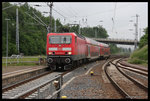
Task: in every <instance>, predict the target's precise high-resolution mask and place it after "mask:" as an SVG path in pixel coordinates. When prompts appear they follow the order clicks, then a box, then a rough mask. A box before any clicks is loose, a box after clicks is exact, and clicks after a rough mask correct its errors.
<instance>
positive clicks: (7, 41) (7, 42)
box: [5, 19, 10, 67]
mask: <svg viewBox="0 0 150 101" xmlns="http://www.w3.org/2000/svg"><path fill="white" fill-rule="evenodd" d="M5 20H6V21H7V38H6V67H7V57H8V20H10V19H5Z"/></svg>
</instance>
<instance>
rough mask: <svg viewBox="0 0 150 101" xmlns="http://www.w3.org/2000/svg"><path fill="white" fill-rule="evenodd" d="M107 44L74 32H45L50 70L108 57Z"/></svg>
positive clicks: (67, 67) (66, 68)
mask: <svg viewBox="0 0 150 101" xmlns="http://www.w3.org/2000/svg"><path fill="white" fill-rule="evenodd" d="M109 51H110V49H109V47H108V45H106V44H102V43H99V42H96V41H94V40H92V39H90V38H86V37H84V36H82V35H79V34H75V33H49V34H47V62H48V66H49V67H50V68H51V69H52V70H56V69H64V70H68V69H70V68H72V67H75V66H77V65H80V64H82V63H85V62H87V61H89V60H92V59H97V58H100V57H108V56H109V55H110V52H109Z"/></svg>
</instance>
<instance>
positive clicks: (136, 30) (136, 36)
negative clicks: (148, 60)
mask: <svg viewBox="0 0 150 101" xmlns="http://www.w3.org/2000/svg"><path fill="white" fill-rule="evenodd" d="M138 17H139V15H138V14H136V23H135V43H134V45H135V47H134V49H136V48H137V41H138Z"/></svg>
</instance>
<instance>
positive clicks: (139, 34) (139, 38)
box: [139, 28, 141, 41]
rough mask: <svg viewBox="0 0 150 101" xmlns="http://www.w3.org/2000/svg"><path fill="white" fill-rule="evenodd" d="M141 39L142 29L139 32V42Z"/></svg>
mask: <svg viewBox="0 0 150 101" xmlns="http://www.w3.org/2000/svg"><path fill="white" fill-rule="evenodd" d="M140 38H141V28H140V31H139V41H140Z"/></svg>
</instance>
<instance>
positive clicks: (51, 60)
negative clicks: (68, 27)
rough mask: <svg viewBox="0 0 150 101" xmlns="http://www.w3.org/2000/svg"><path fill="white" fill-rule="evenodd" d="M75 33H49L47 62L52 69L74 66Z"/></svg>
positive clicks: (65, 68)
mask: <svg viewBox="0 0 150 101" xmlns="http://www.w3.org/2000/svg"><path fill="white" fill-rule="evenodd" d="M73 39H74V37H73V35H72V34H70V33H49V34H48V35H47V63H48V66H49V67H50V68H51V69H52V70H57V69H64V70H67V69H69V68H71V67H72V54H73V48H74V47H73V45H72V44H73Z"/></svg>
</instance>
